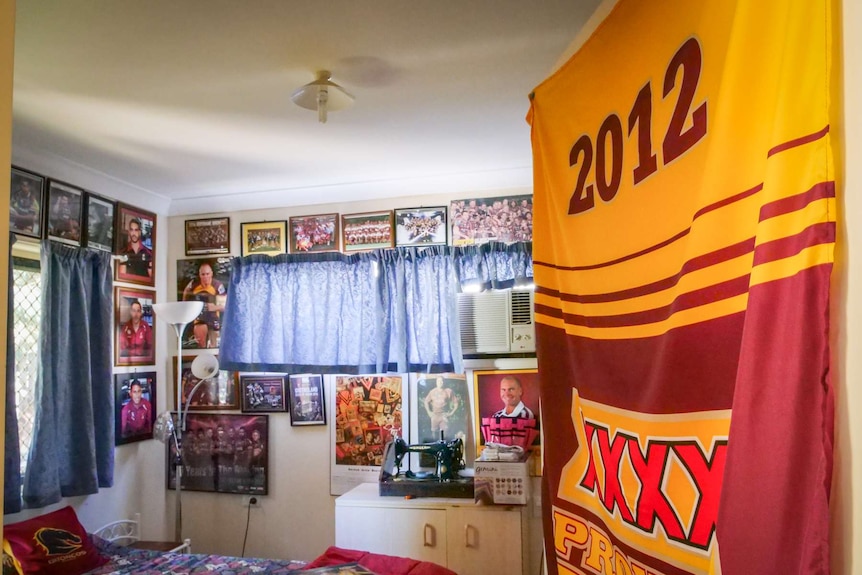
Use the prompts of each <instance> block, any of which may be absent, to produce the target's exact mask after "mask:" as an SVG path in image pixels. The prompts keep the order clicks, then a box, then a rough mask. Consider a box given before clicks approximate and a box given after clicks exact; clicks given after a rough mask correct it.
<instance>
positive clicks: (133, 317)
mask: <svg viewBox="0 0 862 575" xmlns="http://www.w3.org/2000/svg"><path fill="white" fill-rule="evenodd" d="M154 303H156V292H154V291H147V290H142V289H133V288H125V287H116V288H114V365H118V366H124V365H153V364H155V363H156V347H155V345H154V342H155V341H156V326H155V321H154V319H153V304H154Z"/></svg>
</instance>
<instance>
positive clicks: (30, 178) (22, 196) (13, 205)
mask: <svg viewBox="0 0 862 575" xmlns="http://www.w3.org/2000/svg"><path fill="white" fill-rule="evenodd" d="M10 191H11V195H10V197H9V231H12V232H15V233H16V234H21V235H22V236H29V237H31V238H41V237H42V207H43V206H44V205H45V178H43V177H42V176H40V175H38V174H34V173H33V172H28V171H27V170H22V169H20V168H16V167H14V166H13V167H12V182H11V187H10Z"/></svg>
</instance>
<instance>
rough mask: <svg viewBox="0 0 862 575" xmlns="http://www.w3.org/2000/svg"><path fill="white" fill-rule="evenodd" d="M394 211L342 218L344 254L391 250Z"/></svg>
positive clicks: (351, 215)
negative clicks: (381, 249)
mask: <svg viewBox="0 0 862 575" xmlns="http://www.w3.org/2000/svg"><path fill="white" fill-rule="evenodd" d="M394 239H395V235H394V234H393V233H392V210H385V211H381V212H366V213H362V214H344V215H343V216H341V246H342V250H343V251H344V253H352V252H359V251H364V250H376V249H380V248H391V247H392V245H393V243H394Z"/></svg>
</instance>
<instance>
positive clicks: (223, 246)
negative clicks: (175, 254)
mask: <svg viewBox="0 0 862 575" xmlns="http://www.w3.org/2000/svg"><path fill="white" fill-rule="evenodd" d="M228 253H230V218H203V219H199V220H186V255H187V256H206V255H212V254H228Z"/></svg>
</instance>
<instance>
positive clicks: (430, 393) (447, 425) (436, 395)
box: [410, 373, 473, 467]
mask: <svg viewBox="0 0 862 575" xmlns="http://www.w3.org/2000/svg"><path fill="white" fill-rule="evenodd" d="M410 378H411V386H410V387H411V389H415V390H416V394H415V396H414V397H411V398H410V421H411V422H412V424H413V428H412V429H411V433H410V437H411V438H412V440H413V441H414V442H416V443H432V442H434V441H440V440H441V439H443V440H446V441H449V440H452V439H461V441H463V442H464V446H465V451H466V446H467V445H472V444H473V429H472V427H471V419H472V414H473V412H472V408H471V406H470V390H469V388H468V385H467V377H466V375H464V374H457V373H433V374H432V373H417V374H410ZM412 382H415V383H412ZM434 465H435V462H434V458H433V457H430V456H425V455H423V456H422V457H421V458H420V466H421V467H433V466H434Z"/></svg>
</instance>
